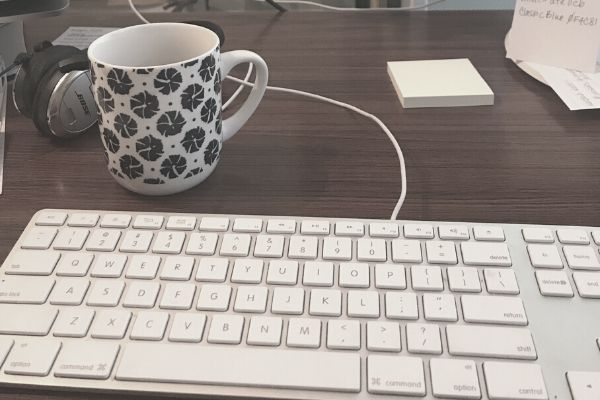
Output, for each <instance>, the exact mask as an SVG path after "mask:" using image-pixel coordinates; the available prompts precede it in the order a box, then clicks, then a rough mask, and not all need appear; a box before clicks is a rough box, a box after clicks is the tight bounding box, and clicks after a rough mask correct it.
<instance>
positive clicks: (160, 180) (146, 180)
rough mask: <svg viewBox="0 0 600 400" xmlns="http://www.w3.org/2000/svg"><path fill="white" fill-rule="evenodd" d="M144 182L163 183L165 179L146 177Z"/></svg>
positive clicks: (149, 183) (151, 183)
mask: <svg viewBox="0 0 600 400" xmlns="http://www.w3.org/2000/svg"><path fill="white" fill-rule="evenodd" d="M144 183H147V184H148V185H162V184H163V183H165V181H163V180H162V179H160V178H146V179H144Z"/></svg>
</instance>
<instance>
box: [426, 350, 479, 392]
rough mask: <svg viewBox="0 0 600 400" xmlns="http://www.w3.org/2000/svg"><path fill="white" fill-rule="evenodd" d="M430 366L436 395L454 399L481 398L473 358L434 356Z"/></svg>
mask: <svg viewBox="0 0 600 400" xmlns="http://www.w3.org/2000/svg"><path fill="white" fill-rule="evenodd" d="M429 367H430V369H431V385H432V387H433V395H434V396H435V397H440V398H452V399H480V398H481V389H480V387H479V378H478V377H477V366H476V365H475V362H473V361H471V360H451V359H443V358H432V359H431V361H430V363H429Z"/></svg>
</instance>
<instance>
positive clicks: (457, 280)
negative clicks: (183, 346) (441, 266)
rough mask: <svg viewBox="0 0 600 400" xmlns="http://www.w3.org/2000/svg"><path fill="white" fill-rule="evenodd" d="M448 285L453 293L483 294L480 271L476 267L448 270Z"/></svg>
mask: <svg viewBox="0 0 600 400" xmlns="http://www.w3.org/2000/svg"><path fill="white" fill-rule="evenodd" d="M447 271H448V285H449V286H450V290H451V291H453V292H470V293H479V292H481V283H480V282H479V271H478V270H477V268H474V267H454V268H448V270H447Z"/></svg>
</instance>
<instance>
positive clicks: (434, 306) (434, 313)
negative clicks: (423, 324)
mask: <svg viewBox="0 0 600 400" xmlns="http://www.w3.org/2000/svg"><path fill="white" fill-rule="evenodd" d="M423 312H424V313H425V319H426V320H428V321H446V322H454V321H458V315H457V314H456V303H455V302H454V296H453V295H451V294H431V293H426V294H424V295H423Z"/></svg>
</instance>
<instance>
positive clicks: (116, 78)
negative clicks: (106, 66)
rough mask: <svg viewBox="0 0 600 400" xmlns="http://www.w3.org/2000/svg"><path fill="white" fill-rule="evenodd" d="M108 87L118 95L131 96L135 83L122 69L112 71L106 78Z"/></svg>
mask: <svg viewBox="0 0 600 400" xmlns="http://www.w3.org/2000/svg"><path fill="white" fill-rule="evenodd" d="M106 81H107V82H108V87H110V88H111V89H112V91H113V92H114V93H116V94H129V91H130V90H131V88H132V87H133V82H131V79H130V78H129V75H127V72H125V71H123V70H122V69H111V70H110V72H109V73H108V76H107V77H106Z"/></svg>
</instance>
